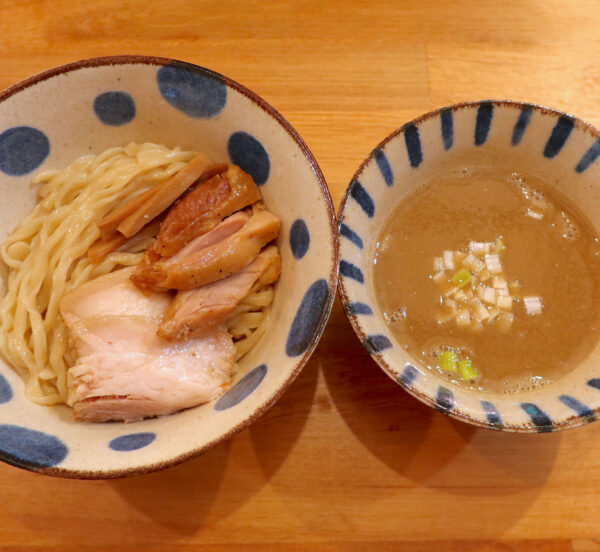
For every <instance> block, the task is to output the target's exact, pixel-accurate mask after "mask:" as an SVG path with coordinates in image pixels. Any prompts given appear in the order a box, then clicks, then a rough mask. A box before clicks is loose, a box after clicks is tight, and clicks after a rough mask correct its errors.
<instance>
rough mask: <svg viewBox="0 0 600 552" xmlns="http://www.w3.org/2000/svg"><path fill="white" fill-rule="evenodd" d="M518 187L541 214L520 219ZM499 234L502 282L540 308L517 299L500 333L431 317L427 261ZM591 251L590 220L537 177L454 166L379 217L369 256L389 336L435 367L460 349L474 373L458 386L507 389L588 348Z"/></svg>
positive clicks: (599, 275)
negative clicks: (538, 203) (446, 353)
mask: <svg viewBox="0 0 600 552" xmlns="http://www.w3.org/2000/svg"><path fill="white" fill-rule="evenodd" d="M524 183H526V185H528V186H529V187H530V192H531V189H535V190H537V191H538V192H539V191H541V192H542V193H543V195H544V197H545V199H546V201H547V203H548V207H547V208H546V210H545V212H544V216H543V219H542V220H538V219H535V218H532V217H530V216H527V209H528V207H529V206H530V200H528V199H527V197H526V195H525V194H524V193H523V186H522V185H523V184H524ZM530 195H531V194H530ZM498 236H502V237H503V240H504V243H505V244H506V250H505V252H504V253H503V255H502V262H503V265H504V271H505V274H506V277H507V279H511V280H518V281H519V283H520V284H521V287H522V293H523V295H524V296H528V295H533V296H540V297H541V298H542V302H543V310H542V312H541V314H538V315H536V316H532V315H528V314H527V313H526V310H525V307H524V304H523V302H522V301H520V302H515V303H514V305H513V308H512V313H513V315H514V322H513V324H512V326H511V327H510V330H509V331H508V333H506V334H503V333H501V332H499V331H496V330H495V329H494V328H493V327H485V328H484V330H482V331H480V332H478V333H475V332H473V331H471V330H470V329H463V328H458V327H457V326H456V324H455V323H454V321H451V322H446V323H443V324H440V323H438V321H437V320H436V316H435V312H436V309H437V307H438V305H439V304H440V291H439V289H438V287H437V286H436V285H435V283H434V282H433V281H432V274H433V268H432V263H433V259H434V257H436V256H440V255H441V254H442V252H443V251H444V250H457V249H462V250H465V251H466V247H467V246H468V244H469V242H470V241H473V240H474V241H490V242H492V241H494V240H496V238H497V237H498ZM599 251H600V248H599V244H598V238H597V237H596V235H595V234H594V232H593V231H592V230H591V228H590V226H589V225H588V224H587V223H586V222H585V221H584V220H583V218H582V217H581V216H580V215H579V214H578V213H577V212H576V210H575V209H574V208H573V206H572V205H570V204H569V203H568V202H567V201H566V200H565V199H564V198H563V197H561V196H559V195H558V194H557V193H556V192H554V191H552V190H550V189H549V188H548V187H547V186H545V185H544V184H543V183H542V182H539V181H538V180H536V179H533V178H531V177H523V176H521V175H517V174H516V173H512V172H511V171H510V170H506V171H505V172H504V173H499V172H498V170H497V169H493V170H492V169H490V168H484V167H477V168H468V169H462V170H457V171H454V172H451V173H448V174H445V175H443V176H440V177H438V178H435V179H434V180H432V181H431V182H429V183H427V184H425V185H423V186H421V187H420V188H419V189H417V190H416V191H414V192H412V193H411V194H410V195H409V196H407V197H406V198H405V199H404V200H403V201H402V202H401V204H400V205H399V207H398V208H397V210H396V211H395V212H394V214H393V216H392V217H391V218H390V219H389V220H388V221H387V223H386V226H385V228H384V231H383V232H382V234H381V236H380V237H379V240H378V243H377V248H376V251H375V256H374V261H373V263H374V264H373V277H374V283H375V292H376V296H377V301H378V303H379V307H380V309H381V311H382V312H383V313H384V317H385V318H386V320H387V321H388V324H389V327H390V330H391V332H392V333H393V334H394V336H395V337H396V339H397V340H398V341H399V342H400V343H401V344H402V345H403V346H404V347H405V348H406V349H407V350H408V351H409V352H410V353H411V354H412V355H413V356H415V357H416V358H418V359H419V360H420V361H421V362H422V363H423V364H425V365H426V366H428V367H429V368H431V369H433V370H439V368H438V360H437V357H436V354H435V351H438V350H439V349H440V347H453V348H460V349H461V350H463V351H466V354H467V356H468V357H469V358H470V359H471V360H472V362H473V365H474V366H475V367H476V368H477V370H478V371H479V373H480V377H479V379H478V380H476V381H475V382H474V383H468V384H466V385H469V386H473V387H475V388H480V389H483V390H488V391H492V392H514V391H519V390H524V389H528V388H532V387H535V386H537V385H540V384H544V383H548V382H551V381H553V380H555V379H557V378H558V377H560V376H561V375H563V374H565V373H566V372H568V371H569V370H571V369H573V368H575V367H576V366H577V365H578V363H580V362H581V361H582V360H583V359H584V358H585V357H586V356H587V355H588V354H589V353H590V352H591V351H592V350H593V348H594V347H595V345H596V343H597V341H598V338H599V332H600V309H598V308H597V305H598V304H600V303H599V301H600V253H599ZM447 377H452V376H450V375H448V376H447ZM452 379H456V380H459V379H460V378H456V377H452Z"/></svg>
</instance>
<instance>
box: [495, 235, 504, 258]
mask: <svg viewBox="0 0 600 552" xmlns="http://www.w3.org/2000/svg"><path fill="white" fill-rule="evenodd" d="M505 249H506V245H505V244H504V240H503V239H502V236H498V238H497V239H496V253H497V254H498V255H500V254H501V253H504V251H505Z"/></svg>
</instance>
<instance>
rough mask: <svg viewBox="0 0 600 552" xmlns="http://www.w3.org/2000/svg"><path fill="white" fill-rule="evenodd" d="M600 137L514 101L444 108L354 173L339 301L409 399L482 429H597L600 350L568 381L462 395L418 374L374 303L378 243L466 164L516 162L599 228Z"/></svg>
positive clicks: (392, 139)
mask: <svg viewBox="0 0 600 552" xmlns="http://www.w3.org/2000/svg"><path fill="white" fill-rule="evenodd" d="M599 157H600V132H599V131H598V130H597V129H596V128H594V127H592V126H591V125H589V124H587V123H585V122H583V121H581V120H579V119H576V118H575V117H572V116H571V115H567V114H565V113H561V112H559V111H556V110H553V109H548V108H545V107H540V106H537V105H531V104H525V103H519V102H511V101H482V102H473V103H464V104H459V105H454V106H450V107H445V108H442V109H440V110H438V111H434V112H431V113H428V114H426V115H423V116H422V117H420V118H418V119H415V120H414V121H411V122H410V123H407V124H406V125H404V126H403V127H401V128H400V129H398V130H397V131H396V132H394V133H392V134H391V135H390V136H388V137H387V138H386V139H385V140H383V142H381V143H380V144H379V145H378V146H377V147H376V148H375V149H374V150H373V151H372V152H371V154H370V155H369V157H367V159H366V160H365V161H364V162H363V163H362V165H361V166H360V167H359V169H358V171H357V172H356V174H355V175H354V177H353V179H352V181H351V182H350V185H349V186H348V189H347V190H346V194H345V196H344V199H343V201H342V205H341V207H340V211H339V215H338V222H339V226H338V240H339V248H340V259H341V261H340V295H341V298H342V302H343V303H344V306H345V309H346V312H347V314H348V317H349V319H350V322H351V324H352V327H353V328H354V331H355V332H356V334H357V335H358V337H359V339H360V340H361V342H362V343H363V345H364V346H365V348H366V349H367V350H368V351H369V353H370V354H371V356H372V357H373V358H374V359H375V361H376V362H377V363H378V364H379V366H380V367H381V368H382V369H383V371H384V372H385V373H386V374H387V375H388V376H390V377H391V378H392V379H393V380H394V381H396V382H397V383H398V384H399V385H400V386H401V387H403V388H404V389H405V390H406V391H408V392H409V393H410V394H412V395H413V396H415V397H416V398H417V399H419V400H421V401H422V402H424V403H425V404H428V405H430V406H432V407H433V408H435V409H436V410H439V411H441V412H444V413H446V414H449V415H450V416H453V417H455V418H457V419H459V420H463V421H466V422H469V423H472V424H475V425H478V426H483V427H488V428H491V429H497V430H504V431H515V432H548V431H556V430H559V429H566V428H571V427H576V426H579V425H582V424H584V423H587V422H590V421H593V420H595V419H596V418H597V416H598V412H600V377H598V376H599V375H600V374H599V373H598V371H597V364H598V361H599V360H600V346H598V347H596V349H595V351H594V352H593V353H592V354H591V355H590V356H589V357H588V358H587V359H586V360H585V361H584V362H583V363H582V364H581V365H580V366H578V367H577V368H575V369H574V370H572V371H571V372H570V373H569V374H568V375H566V376H565V377H564V378H561V379H560V380H559V381H557V382H554V383H552V384H550V385H547V386H545V387H541V388H538V389H537V390H535V391H529V392H523V393H518V394H512V395H496V394H491V393H480V392H476V391H472V390H468V389H464V388H462V387H460V386H458V385H454V384H452V383H450V382H447V381H446V380H442V379H441V378H440V377H439V376H436V375H435V374H434V373H433V372H431V371H429V370H427V369H424V368H421V367H419V365H418V364H417V363H415V362H414V361H413V359H412V358H411V356H410V355H409V354H408V353H407V352H406V351H405V350H404V349H403V348H402V347H401V346H400V345H399V344H398V342H397V341H396V340H395V339H394V337H393V336H392V334H391V333H390V332H389V330H388V327H387V325H386V323H385V322H384V320H383V316H382V315H381V312H380V310H379V308H378V305H377V303H376V301H375V295H374V286H373V277H372V272H371V267H372V259H373V252H374V247H375V242H376V239H377V237H378V236H379V234H380V231H381V229H382V226H383V225H384V224H385V221H386V220H387V218H388V216H389V215H390V213H391V212H392V211H393V210H394V208H395V207H396V206H397V205H398V202H399V201H401V200H402V198H403V196H404V195H405V194H406V193H407V192H408V191H409V190H410V189H411V188H412V187H413V186H415V185H417V184H419V183H421V182H423V181H425V180H427V179H429V178H431V177H432V176H433V175H434V174H436V173H439V172H440V171H443V170H444V168H451V167H456V166H457V164H458V163H460V162H461V161H466V162H468V163H471V164H473V163H474V162H480V163H481V164H485V165H488V166H489V165H494V164H500V163H502V165H503V166H506V165H507V164H510V165H511V166H514V168H515V170H519V169H521V170H525V169H526V171H527V172H528V173H530V174H534V175H537V176H539V177H540V178H542V179H543V180H545V181H546V182H550V183H557V184H556V186H557V188H558V189H559V190H561V191H562V192H563V193H564V194H567V195H568V196H569V197H570V199H571V200H572V201H574V202H575V203H576V204H577V205H578V206H579V207H580V209H581V210H582V211H583V213H584V215H586V216H587V218H588V219H589V221H590V222H591V223H592V224H593V225H594V226H595V227H596V229H598V228H600V185H599V182H600V160H598V158H599Z"/></svg>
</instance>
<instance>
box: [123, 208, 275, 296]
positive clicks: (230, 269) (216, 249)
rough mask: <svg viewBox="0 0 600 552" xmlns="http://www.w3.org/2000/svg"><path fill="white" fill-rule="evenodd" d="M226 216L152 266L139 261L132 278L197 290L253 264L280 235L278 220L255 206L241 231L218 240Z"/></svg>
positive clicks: (149, 285) (156, 286)
mask: <svg viewBox="0 0 600 552" xmlns="http://www.w3.org/2000/svg"><path fill="white" fill-rule="evenodd" d="M239 214H240V213H236V215H233V216H232V217H229V218H228V219H225V220H224V221H223V222H222V223H221V224H220V225H218V226H217V227H216V228H215V229H214V230H212V231H211V232H209V233H207V234H204V235H202V236H199V237H198V238H196V239H194V240H192V241H191V242H190V243H188V244H187V245H186V246H185V247H184V248H183V249H182V250H181V251H179V253H177V254H176V255H174V256H173V257H170V258H168V259H163V260H160V261H157V262H153V263H151V264H149V265H146V264H144V263H140V265H138V270H137V271H136V273H135V274H134V275H133V277H132V281H133V282H134V283H135V284H136V285H137V286H138V287H140V288H141V289H152V290H155V291H164V290H167V289H178V290H186V289H194V288H197V287H200V286H205V285H207V284H211V283H213V282H216V281H218V280H222V279H223V278H227V277H228V276H231V275H232V274H235V273H236V272H238V271H240V270H241V269H242V268H244V267H245V266H246V265H248V264H250V263H251V262H252V261H253V260H254V259H255V258H256V256H257V255H258V254H259V252H260V250H261V249H262V248H263V247H264V246H265V245H266V244H267V243H269V242H270V241H272V240H274V239H275V238H276V237H277V236H278V235H279V229H280V226H281V223H280V221H279V219H278V218H277V217H276V216H275V215H273V214H272V213H270V212H269V211H266V210H264V208H262V207H255V208H253V213H252V216H250V218H249V219H248V220H247V221H246V222H245V223H244V224H243V226H241V227H240V228H239V229H238V230H236V231H235V232H233V233H231V234H230V235H228V236H226V237H224V238H223V239H220V240H219V241H216V242H215V239H213V237H212V236H213V234H214V233H218V234H219V237H220V236H222V235H223V234H225V233H223V232H221V228H222V227H223V225H227V224H229V223H230V219H231V218H233V217H236V216H238V215H239Z"/></svg>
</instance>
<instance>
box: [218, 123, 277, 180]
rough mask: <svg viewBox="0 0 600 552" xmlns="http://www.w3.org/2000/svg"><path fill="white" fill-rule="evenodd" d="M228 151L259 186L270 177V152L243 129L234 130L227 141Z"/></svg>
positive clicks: (231, 157)
mask: <svg viewBox="0 0 600 552" xmlns="http://www.w3.org/2000/svg"><path fill="white" fill-rule="evenodd" d="M227 151H228V153H229V158H230V159H231V162H232V163H233V164H234V165H237V166H238V167H241V169H242V170H243V171H245V172H247V173H248V174H249V175H250V176H251V177H252V178H253V179H254V182H256V184H257V185H258V186H262V185H263V184H264V183H265V182H266V181H267V180H268V179H269V173H270V172H271V162H270V161H269V154H268V153H267V150H266V149H265V148H264V147H263V145H262V144H261V143H260V142H259V141H258V140H257V139H256V138H255V137H254V136H252V135H250V134H248V133H247V132H243V131H239V132H234V133H233V134H232V135H231V136H230V137H229V141H228V142H227Z"/></svg>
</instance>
